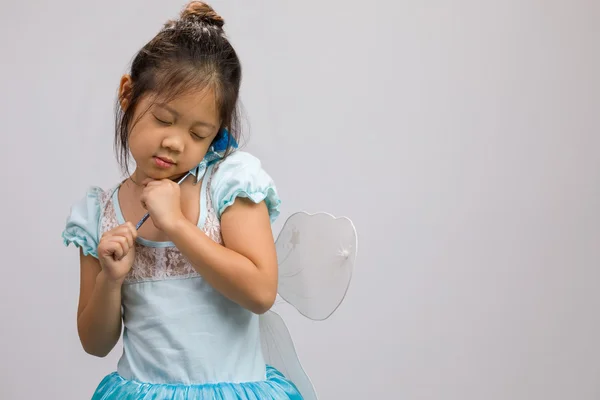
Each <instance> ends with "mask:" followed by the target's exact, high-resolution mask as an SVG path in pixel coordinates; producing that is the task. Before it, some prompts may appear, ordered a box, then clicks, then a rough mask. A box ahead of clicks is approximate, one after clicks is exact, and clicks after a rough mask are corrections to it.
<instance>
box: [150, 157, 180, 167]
mask: <svg viewBox="0 0 600 400" xmlns="http://www.w3.org/2000/svg"><path fill="white" fill-rule="evenodd" d="M154 163H155V164H156V165H157V166H158V167H161V168H169V167H172V166H173V165H175V161H173V160H171V159H170V158H167V157H154Z"/></svg>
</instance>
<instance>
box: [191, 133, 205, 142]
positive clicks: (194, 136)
mask: <svg viewBox="0 0 600 400" xmlns="http://www.w3.org/2000/svg"><path fill="white" fill-rule="evenodd" d="M190 133H191V134H192V137H193V138H194V140H202V139H205V138H204V137H203V136H200V135H198V134H197V133H194V132H192V131H190Z"/></svg>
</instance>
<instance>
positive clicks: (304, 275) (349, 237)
mask: <svg viewBox="0 0 600 400" xmlns="http://www.w3.org/2000/svg"><path fill="white" fill-rule="evenodd" d="M276 248H277V259H278V263H279V288H278V293H279V295H280V296H281V297H282V298H283V299H284V300H285V301H287V302H288V303H289V304H291V305H292V306H294V307H295V308H296V309H297V310H298V311H299V312H300V313H301V314H303V315H304V316H306V317H308V318H310V319H313V320H324V319H327V318H328V317H329V316H330V315H331V314H333V312H334V311H335V310H336V309H337V308H338V307H339V305H340V304H341V303H342V301H343V300H344V297H345V296H346V292H347V291H348V287H349V285H350V280H351V278H352V270H353V268H354V262H355V260H356V254H357V235H356V229H355V228H354V225H353V224H352V221H351V220H350V219H348V218H346V217H339V218H336V217H334V216H333V215H331V214H327V213H317V214H308V213H306V212H298V213H295V214H293V215H292V216H290V217H289V218H288V219H287V221H286V222H285V224H284V226H283V228H282V229H281V232H280V234H279V236H278V237H277V240H276Z"/></svg>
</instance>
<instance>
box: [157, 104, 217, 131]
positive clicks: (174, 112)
mask: <svg viewBox="0 0 600 400" xmlns="http://www.w3.org/2000/svg"><path fill="white" fill-rule="evenodd" d="M155 105H157V106H159V107H161V108H164V109H165V110H167V111H168V112H170V113H171V114H173V115H174V116H175V118H179V117H180V115H179V113H178V112H177V111H175V110H174V109H172V108H171V107H169V106H168V105H166V104H164V103H156V104H155ZM196 125H200V126H204V127H207V128H211V129H217V127H216V126H214V125H213V124H211V123H208V122H205V121H196V122H194V123H193V124H192V126H196Z"/></svg>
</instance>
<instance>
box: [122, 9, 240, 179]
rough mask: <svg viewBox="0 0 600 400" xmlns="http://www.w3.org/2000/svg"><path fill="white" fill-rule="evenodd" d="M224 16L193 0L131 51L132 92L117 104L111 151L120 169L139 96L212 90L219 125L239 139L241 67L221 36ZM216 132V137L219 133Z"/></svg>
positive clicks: (126, 160) (168, 97)
mask: <svg viewBox="0 0 600 400" xmlns="http://www.w3.org/2000/svg"><path fill="white" fill-rule="evenodd" d="M224 24H225V21H224V20H223V18H221V17H220V16H219V15H218V14H217V13H216V12H215V11H214V10H213V8H212V7H211V6H209V5H208V4H206V3H203V2H200V1H192V2H190V3H188V5H187V7H186V8H185V9H184V10H183V11H182V12H181V14H180V17H179V19H177V20H170V21H168V22H167V23H166V24H165V25H164V27H163V29H162V30H161V31H160V32H159V33H158V34H157V35H156V36H155V37H154V38H153V39H152V40H150V41H149V42H148V43H147V44H146V45H145V46H144V47H143V48H142V49H141V50H140V51H139V52H138V53H137V55H136V56H135V58H134V59H133V62H132V64H131V72H130V75H131V79H132V86H133V88H132V91H131V93H128V97H127V100H128V106H127V107H126V110H125V111H123V109H122V108H121V104H120V103H121V98H119V99H117V105H116V127H115V128H116V129H115V152H116V156H117V161H118V162H119V164H120V166H121V168H122V170H123V172H124V173H127V172H128V170H129V169H128V163H129V140H128V138H129V131H130V129H131V128H132V127H133V126H134V125H135V123H136V122H137V121H133V115H134V112H135V109H136V106H137V105H138V103H139V101H140V99H141V97H142V96H143V95H145V94H147V93H156V94H159V95H160V96H161V97H163V96H164V97H165V99H166V100H167V101H169V100H171V99H173V98H175V97H176V96H178V95H181V94H184V93H187V92H189V91H191V90H199V89H203V88H207V87H210V88H211V89H213V90H214V93H215V97H216V101H217V106H218V109H219V115H220V118H221V126H220V129H219V131H220V132H222V131H223V130H224V129H227V130H228V131H229V137H230V140H229V144H228V146H227V151H226V154H227V153H229V150H230V148H231V138H233V139H235V140H236V141H237V140H239V126H240V122H239V109H238V96H239V90H240V83H241V78H242V70H241V65H240V61H239V59H238V56H237V54H236V52H235V50H234V49H233V47H232V45H231V43H229V40H228V39H227V38H226V36H225V32H224V30H223V25H224ZM217 137H218V136H217Z"/></svg>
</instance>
